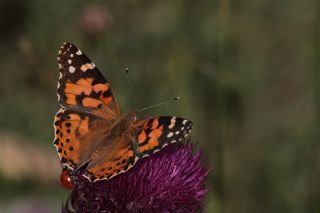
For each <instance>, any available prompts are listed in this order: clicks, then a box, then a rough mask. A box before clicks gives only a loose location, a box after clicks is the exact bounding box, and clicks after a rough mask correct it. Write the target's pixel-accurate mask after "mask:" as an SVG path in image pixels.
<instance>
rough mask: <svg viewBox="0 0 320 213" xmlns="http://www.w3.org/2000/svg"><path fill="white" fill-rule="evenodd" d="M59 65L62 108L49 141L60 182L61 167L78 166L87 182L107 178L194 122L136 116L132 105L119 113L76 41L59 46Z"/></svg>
mask: <svg viewBox="0 0 320 213" xmlns="http://www.w3.org/2000/svg"><path fill="white" fill-rule="evenodd" d="M58 64H59V69H60V77H59V81H58V92H57V96H58V102H59V105H60V107H61V108H60V110H59V111H58V112H57V114H56V115H55V120H54V128H55V139H54V146H55V147H56V150H57V152H58V156H59V159H60V162H61V165H62V167H63V168H64V170H63V171H62V174H61V175H62V176H63V177H62V179H63V180H64V182H65V183H67V182H68V181H69V179H68V178H69V177H68V176H66V174H67V173H66V172H67V171H78V170H79V169H80V168H82V169H83V168H84V169H83V174H82V175H83V176H84V177H85V178H87V179H88V180H89V181H91V182H95V181H98V180H109V179H111V178H112V177H114V176H116V175H118V174H121V173H123V172H125V171H127V170H129V169H130V168H132V166H134V164H135V163H136V162H137V160H139V159H141V158H143V157H146V156H149V155H151V154H153V153H155V152H157V151H160V150H161V149H162V148H163V147H165V146H166V145H168V144H171V143H175V142H178V141H183V140H185V138H187V137H189V134H190V132H191V129H192V125H193V124H192V122H191V121H189V120H186V119H183V118H178V117H174V116H158V117H152V118H147V119H142V120H137V117H136V114H137V113H136V112H135V111H134V110H131V111H130V112H128V113H125V114H122V113H121V110H120V106H119V104H118V102H117V100H116V97H115V96H114V94H113V93H112V91H111V88H110V84H109V83H108V81H107V80H106V79H105V78H104V77H103V75H102V74H101V73H100V71H99V70H98V68H97V67H96V65H95V64H94V63H93V62H92V61H91V60H90V59H89V58H88V57H87V56H86V55H85V54H84V53H83V52H82V51H81V50H80V49H78V48H77V47H76V46H75V45H73V44H71V43H64V44H63V45H62V47H61V48H60V50H59V53H58ZM67 175H69V174H67ZM65 180H67V181H65ZM67 184H69V183H67ZM68 186H69V185H68Z"/></svg>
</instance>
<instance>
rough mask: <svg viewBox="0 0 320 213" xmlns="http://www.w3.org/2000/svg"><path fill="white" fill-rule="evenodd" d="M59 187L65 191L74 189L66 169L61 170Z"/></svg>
mask: <svg viewBox="0 0 320 213" xmlns="http://www.w3.org/2000/svg"><path fill="white" fill-rule="evenodd" d="M60 185H61V186H63V187H64V188H66V189H73V187H74V184H73V182H72V179H71V176H70V172H69V171H68V170H67V169H66V168H63V169H62V172H61V175H60Z"/></svg>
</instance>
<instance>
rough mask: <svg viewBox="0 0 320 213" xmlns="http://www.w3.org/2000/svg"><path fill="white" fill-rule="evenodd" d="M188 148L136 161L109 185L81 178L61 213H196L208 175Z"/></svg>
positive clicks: (198, 154)
mask: <svg viewBox="0 0 320 213" xmlns="http://www.w3.org/2000/svg"><path fill="white" fill-rule="evenodd" d="M193 150H194V147H193V146H192V145H190V144H181V143H179V144H171V145H169V146H167V147H165V148H164V149H163V150H161V151H160V152H157V153H155V154H153V155H151V156H149V157H146V158H143V159H140V160H138V162H137V163H136V165H135V166H134V167H133V168H132V169H130V170H129V171H127V172H125V173H123V174H120V175H118V176H116V177H114V178H112V179H111V180H109V181H98V182H95V183H91V182H89V181H88V180H87V179H85V178H83V177H82V176H80V177H79V183H78V185H77V186H76V187H75V189H74V190H73V191H72V193H71V195H70V197H69V199H68V201H67V204H66V205H65V206H64V207H63V208H64V209H63V212H65V213H67V212H72V211H70V210H69V208H68V205H71V206H72V208H73V209H74V210H75V211H76V212H84V213H86V212H159V213H160V212H161V213H165V212H190V213H191V212H196V211H199V210H201V209H202V207H203V205H204V202H205V196H206V193H207V192H208V190H207V189H206V188H205V187H204V184H205V180H206V177H207V174H208V171H207V170H206V169H204V168H203V167H202V166H201V164H200V158H201V152H200V151H196V152H195V153H194V151H193Z"/></svg>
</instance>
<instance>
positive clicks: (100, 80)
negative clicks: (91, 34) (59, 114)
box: [58, 43, 120, 114]
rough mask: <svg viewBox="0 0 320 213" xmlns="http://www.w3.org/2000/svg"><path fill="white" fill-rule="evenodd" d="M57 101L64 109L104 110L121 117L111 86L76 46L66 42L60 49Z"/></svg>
mask: <svg viewBox="0 0 320 213" xmlns="http://www.w3.org/2000/svg"><path fill="white" fill-rule="evenodd" d="M58 63H59V68H60V77H59V82H58V100H59V103H60V105H61V106H62V107H71V108H72V107H76V108H81V109H83V110H88V109H97V108H98V109H105V110H106V111H111V112H114V113H116V114H120V108H119V105H118V103H117V101H116V99H115V96H114V95H113V93H112V91H111V88H110V84H109V83H108V82H107V81H106V80H105V78H104V77H103V75H102V74H101V73H100V72H99V70H98V68H97V67H96V66H95V64H94V63H93V62H92V61H91V60H90V59H89V58H88V57H87V56H86V55H85V54H84V53H83V52H82V51H81V50H79V49H78V48H77V47H76V46H75V45H73V44H70V43H64V44H63V45H62V47H61V48H60V50H59V54H58Z"/></svg>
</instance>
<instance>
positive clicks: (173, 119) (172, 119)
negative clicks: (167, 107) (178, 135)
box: [169, 117, 176, 129]
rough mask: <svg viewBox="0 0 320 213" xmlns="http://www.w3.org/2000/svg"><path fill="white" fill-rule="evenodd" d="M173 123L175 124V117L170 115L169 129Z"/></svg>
mask: <svg viewBox="0 0 320 213" xmlns="http://www.w3.org/2000/svg"><path fill="white" fill-rule="evenodd" d="M175 124H176V117H172V118H171V120H170V125H169V129H172V128H173V127H174V125H175Z"/></svg>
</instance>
